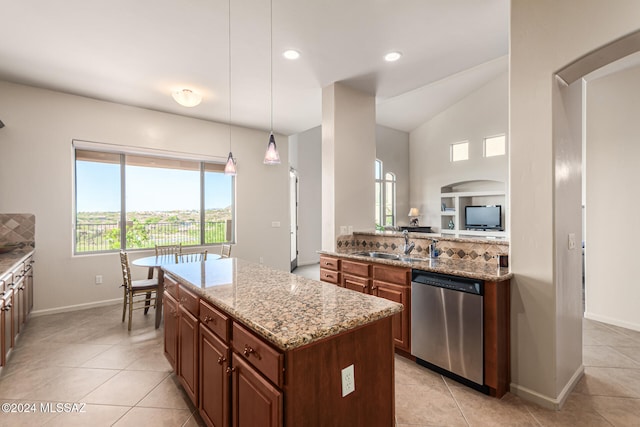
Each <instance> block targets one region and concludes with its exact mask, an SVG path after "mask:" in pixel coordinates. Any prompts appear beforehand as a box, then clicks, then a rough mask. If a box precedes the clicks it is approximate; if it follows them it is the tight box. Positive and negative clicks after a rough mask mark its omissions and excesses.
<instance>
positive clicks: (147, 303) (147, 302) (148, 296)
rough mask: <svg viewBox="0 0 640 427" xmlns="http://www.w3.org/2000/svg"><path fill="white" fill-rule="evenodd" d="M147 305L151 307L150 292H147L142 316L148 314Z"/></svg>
mask: <svg viewBox="0 0 640 427" xmlns="http://www.w3.org/2000/svg"><path fill="white" fill-rule="evenodd" d="M149 305H151V292H147V298H146V299H145V300H144V314H145V316H146V315H147V313H148V312H149Z"/></svg>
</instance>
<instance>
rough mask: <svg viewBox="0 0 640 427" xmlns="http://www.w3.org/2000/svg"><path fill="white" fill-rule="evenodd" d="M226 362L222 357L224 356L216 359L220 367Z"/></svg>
mask: <svg viewBox="0 0 640 427" xmlns="http://www.w3.org/2000/svg"><path fill="white" fill-rule="evenodd" d="M226 361H227V358H226V357H224V356H220V357H218V365H222V364H223V363H224V362H226Z"/></svg>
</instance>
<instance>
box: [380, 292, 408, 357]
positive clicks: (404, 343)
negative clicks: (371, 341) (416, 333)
mask: <svg viewBox="0 0 640 427" xmlns="http://www.w3.org/2000/svg"><path fill="white" fill-rule="evenodd" d="M372 290H373V292H372V293H373V295H375V296H377V297H380V298H384V299H388V300H390V301H393V302H398V303H400V304H402V305H403V306H404V310H402V311H401V312H400V313H397V314H394V315H393V341H394V342H395V345H396V347H397V348H400V349H402V350H406V351H411V342H410V337H411V333H410V330H409V321H410V319H411V311H410V307H411V304H410V292H411V288H409V287H408V286H401V285H395V284H393V283H387V282H381V281H379V280H374V281H373V287H372Z"/></svg>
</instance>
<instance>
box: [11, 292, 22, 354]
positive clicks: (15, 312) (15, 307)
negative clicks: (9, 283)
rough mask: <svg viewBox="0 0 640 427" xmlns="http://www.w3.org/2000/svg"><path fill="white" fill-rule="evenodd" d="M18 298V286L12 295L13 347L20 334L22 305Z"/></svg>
mask: <svg viewBox="0 0 640 427" xmlns="http://www.w3.org/2000/svg"><path fill="white" fill-rule="evenodd" d="M19 301H20V300H19V299H18V288H17V287H15V286H14V287H13V293H12V296H11V310H10V313H11V347H12V348H13V347H15V345H16V337H17V335H18V331H19V330H20V329H19V328H20V326H19V324H20V305H19Z"/></svg>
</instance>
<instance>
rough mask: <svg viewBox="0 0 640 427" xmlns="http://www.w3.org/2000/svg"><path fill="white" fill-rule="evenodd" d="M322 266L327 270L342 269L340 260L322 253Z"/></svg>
mask: <svg viewBox="0 0 640 427" xmlns="http://www.w3.org/2000/svg"><path fill="white" fill-rule="evenodd" d="M320 268H324V269H327V270H333V271H338V270H340V260H339V259H338V258H333V257H330V256H326V255H320Z"/></svg>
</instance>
